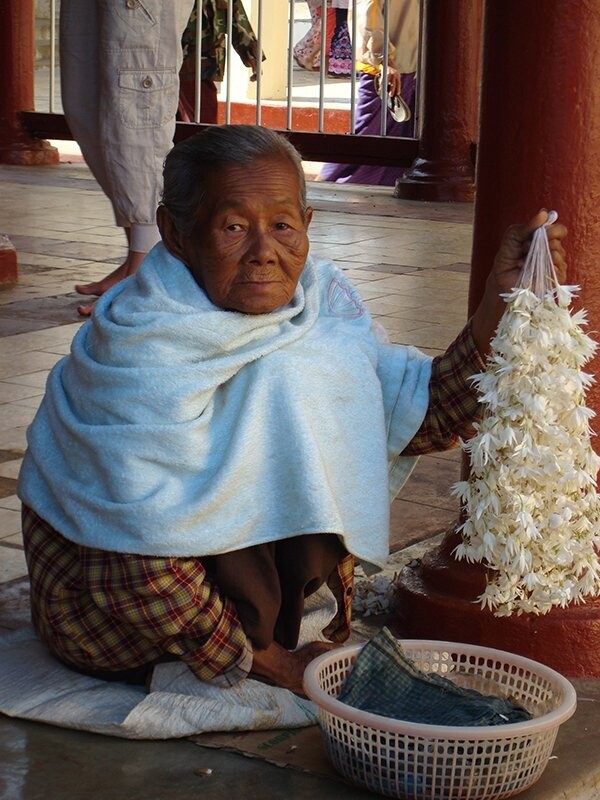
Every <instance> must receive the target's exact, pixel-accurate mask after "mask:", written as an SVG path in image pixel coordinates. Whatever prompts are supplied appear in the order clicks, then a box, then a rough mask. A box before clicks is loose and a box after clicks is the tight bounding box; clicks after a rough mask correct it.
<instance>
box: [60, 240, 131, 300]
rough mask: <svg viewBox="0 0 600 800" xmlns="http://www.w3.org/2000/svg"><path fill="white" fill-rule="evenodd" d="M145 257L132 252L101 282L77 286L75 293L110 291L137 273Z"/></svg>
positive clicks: (98, 293)
mask: <svg viewBox="0 0 600 800" xmlns="http://www.w3.org/2000/svg"><path fill="white" fill-rule="evenodd" d="M145 256H146V253H138V252H136V251H135V250H130V251H129V254H128V256H127V258H126V259H125V261H124V262H123V263H122V264H121V265H120V266H119V267H117V268H116V269H114V270H113V271H112V272H110V273H109V274H108V275H106V276H105V277H104V278H102V279H101V280H99V281H94V282H93V283H83V284H78V285H76V286H75V291H76V292H78V294H95V295H101V294H104V292H105V291H106V290H107V289H110V287H111V286H114V285H115V283H119V281H122V280H123V279H124V278H127V277H128V276H129V275H133V274H134V273H135V272H137V271H138V267H139V266H140V264H141V263H142V261H143V260H144V258H145ZM82 308H83V306H82Z"/></svg>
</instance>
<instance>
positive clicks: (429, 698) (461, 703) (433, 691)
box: [338, 628, 531, 726]
mask: <svg viewBox="0 0 600 800" xmlns="http://www.w3.org/2000/svg"><path fill="white" fill-rule="evenodd" d="M338 699H339V700H341V701H342V702H343V703H346V704H347V705H349V706H353V707H354V708H359V709H361V710H363V711H370V712H371V713H373V714H379V715H381V716H383V717H391V718H392V719H399V720H404V721H407V722H418V723H425V724H428V725H460V726H463V725H464V726H471V725H475V726H481V725H505V724H507V723H511V722H522V721H523V720H527V719H531V714H529V712H527V711H526V710H525V709H524V708H521V707H520V706H518V705H516V704H515V703H513V702H511V701H510V700H507V699H505V698H503V697H495V696H486V695H483V694H480V693H479V692H477V691H475V690H473V689H463V688H461V687H460V686H456V685H455V684H454V683H452V681H449V680H448V679H447V678H444V677H442V676H441V675H438V674H436V673H426V672H422V671H421V670H420V669H419V668H418V667H417V666H416V665H415V664H414V663H413V662H412V661H411V660H410V658H408V657H407V656H406V654H405V653H404V652H403V650H402V647H401V646H400V643H399V642H398V641H397V640H396V639H394V637H393V636H392V634H391V633H390V632H389V630H388V629H387V628H384V629H383V630H381V631H380V632H379V633H378V634H377V635H376V636H375V637H374V638H373V639H372V640H371V641H370V642H367V644H366V645H365V646H364V647H363V649H362V650H361V652H360V654H359V656H358V658H357V659H356V663H355V665H354V669H353V670H352V672H351V673H350V675H349V677H348V679H347V680H346V683H345V685H344V688H343V690H342V692H341V694H340V696H339V697H338Z"/></svg>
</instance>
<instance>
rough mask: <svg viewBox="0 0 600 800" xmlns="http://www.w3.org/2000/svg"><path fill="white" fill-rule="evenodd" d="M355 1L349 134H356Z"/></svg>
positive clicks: (354, 4) (354, 3)
mask: <svg viewBox="0 0 600 800" xmlns="http://www.w3.org/2000/svg"><path fill="white" fill-rule="evenodd" d="M356 6H357V3H356V0H354V2H353V3H352V35H351V36H350V40H351V42H352V68H351V72H350V133H351V134H355V133H356V83H357V81H356V31H357V23H356Z"/></svg>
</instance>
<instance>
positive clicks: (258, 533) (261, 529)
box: [19, 244, 431, 566]
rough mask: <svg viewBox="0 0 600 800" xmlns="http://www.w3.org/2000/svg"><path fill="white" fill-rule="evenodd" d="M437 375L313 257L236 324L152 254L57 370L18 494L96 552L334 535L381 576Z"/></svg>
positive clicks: (213, 547) (174, 551)
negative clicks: (277, 300) (281, 300)
mask: <svg viewBox="0 0 600 800" xmlns="http://www.w3.org/2000/svg"><path fill="white" fill-rule="evenodd" d="M430 370H431V359H430V358H428V357H426V356H425V355H423V354H422V353H420V352H419V351H417V350H416V349H414V348H406V347H400V346H395V345H389V344H384V343H382V342H381V341H380V340H379V338H378V337H377V335H376V334H375V332H374V331H373V327H372V323H371V319H370V317H369V314H368V312H367V310H366V309H365V308H364V306H363V304H362V302H361V301H360V298H359V297H358V295H357V294H356V291H355V290H354V289H353V287H352V286H351V285H350V284H349V283H348V282H347V281H346V279H345V278H344V277H343V275H342V274H341V273H340V272H339V271H338V270H337V269H336V268H335V267H334V266H333V264H331V262H329V261H325V260H323V259H316V258H315V259H312V258H309V259H308V261H307V264H306V267H305V269H304V271H303V274H302V277H301V280H300V282H299V284H298V287H297V290H296V293H295V295H294V298H293V300H292V302H291V303H290V304H289V305H288V306H286V307H284V308H281V309H279V310H277V311H274V312H272V313H270V314H263V315H246V314H241V313H237V312H231V311H224V310H223V309H221V308H218V307H216V306H214V305H213V304H212V303H211V301H210V300H209V299H208V297H207V296H206V295H205V293H204V292H203V291H202V290H201V289H200V288H199V287H198V285H197V284H196V282H195V280H194V278H193V277H192V275H191V273H190V272H189V270H188V269H187V268H186V267H185V265H184V264H183V263H182V262H181V261H179V260H177V259H176V258H174V257H173V256H171V255H170V254H169V253H168V251H167V250H166V249H165V247H164V246H163V245H162V244H158V245H157V246H156V247H155V248H154V249H153V250H152V251H151V253H150V254H149V256H148V257H147V258H146V260H145V261H144V263H143V265H142V267H141V268H140V270H139V271H138V273H137V274H136V275H135V276H133V277H131V278H128V279H127V280H125V281H123V282H122V283H119V284H117V285H116V286H115V287H113V288H112V289H111V290H110V291H109V292H107V293H106V294H105V295H104V296H103V297H102V298H101V299H100V300H99V301H98V303H97V305H96V309H95V312H94V316H93V318H92V320H91V321H90V322H88V323H87V324H86V325H84V326H83V327H82V328H81V330H80V331H79V332H78V334H77V335H76V337H75V339H74V340H73V345H72V348H71V354H70V355H69V356H67V357H66V358H64V359H63V360H61V361H60V362H59V363H58V364H57V365H56V366H55V368H54V369H53V370H52V372H51V373H50V376H49V379H48V385H47V389H46V395H45V397H44V400H43V401H42V404H41V406H40V409H39V411H38V414H37V416H36V417H35V419H34V421H33V423H32V425H31V427H30V428H29V431H28V451H27V453H26V456H25V459H24V462H23V467H22V471H21V475H20V481H19V496H20V497H21V499H22V500H23V502H24V503H26V504H27V505H29V506H30V507H32V508H33V509H34V510H35V511H36V512H37V513H38V514H39V515H40V516H41V517H42V518H43V519H45V520H46V521H47V522H49V523H50V524H51V525H52V526H53V527H54V528H56V529H57V530H58V531H60V532H61V533H62V534H63V535H64V536H66V537H67V538H68V539H71V540H72V541H74V542H77V543H79V544H82V545H86V546H90V547H97V548H102V549H105V550H114V551H119V552H128V553H139V554H146V555H157V556H194V555H195V556H202V555H213V554H217V553H223V552H227V551H232V550H237V549H240V548H244V547H249V546H251V545H255V544H260V543H263V542H269V541H274V540H278V539H284V538H287V537H290V536H296V535H299V534H305V533H318V532H329V533H334V534H338V535H339V536H341V537H342V538H343V540H344V543H345V545H346V547H347V548H348V550H349V551H350V552H352V553H354V554H355V555H356V556H357V557H358V558H360V559H362V560H363V561H365V562H368V563H370V564H373V565H376V566H382V565H383V564H384V563H385V560H386V557H387V555H388V535H389V491H391V492H392V494H395V493H396V492H397V491H398V489H399V488H400V486H401V485H402V483H403V482H404V481H405V480H406V478H407V476H408V474H409V472H410V470H411V468H412V466H413V464H414V459H412V458H402V457H401V458H398V455H399V454H400V453H401V451H402V450H403V449H404V447H405V446H406V444H407V443H408V442H409V441H410V440H411V439H412V437H413V436H414V434H415V433H416V431H417V430H418V428H419V426H420V425H421V422H422V420H423V418H424V415H425V412H426V409H427V403H428V383H429V377H430Z"/></svg>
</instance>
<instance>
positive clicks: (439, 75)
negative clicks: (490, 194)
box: [394, 0, 481, 201]
mask: <svg viewBox="0 0 600 800" xmlns="http://www.w3.org/2000/svg"><path fill="white" fill-rule="evenodd" d="M423 14H424V22H423V32H424V36H423V42H424V58H423V60H422V64H421V75H420V76H419V81H420V83H419V85H420V88H419V92H420V95H419V96H420V99H421V116H422V126H421V134H420V140H419V155H418V157H417V159H416V161H415V162H414V163H413V165H412V167H411V168H410V169H409V170H408V172H407V173H406V175H405V176H404V177H403V178H400V179H399V180H398V181H397V182H396V188H395V190H394V195H395V197H401V198H404V199H407V200H433V201H435V200H472V199H473V196H474V191H475V182H474V167H473V160H472V157H471V147H472V143H473V142H474V141H475V137H476V128H477V98H478V88H479V52H480V31H481V0H452V1H451V2H449V0H425V2H424V3H423Z"/></svg>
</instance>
